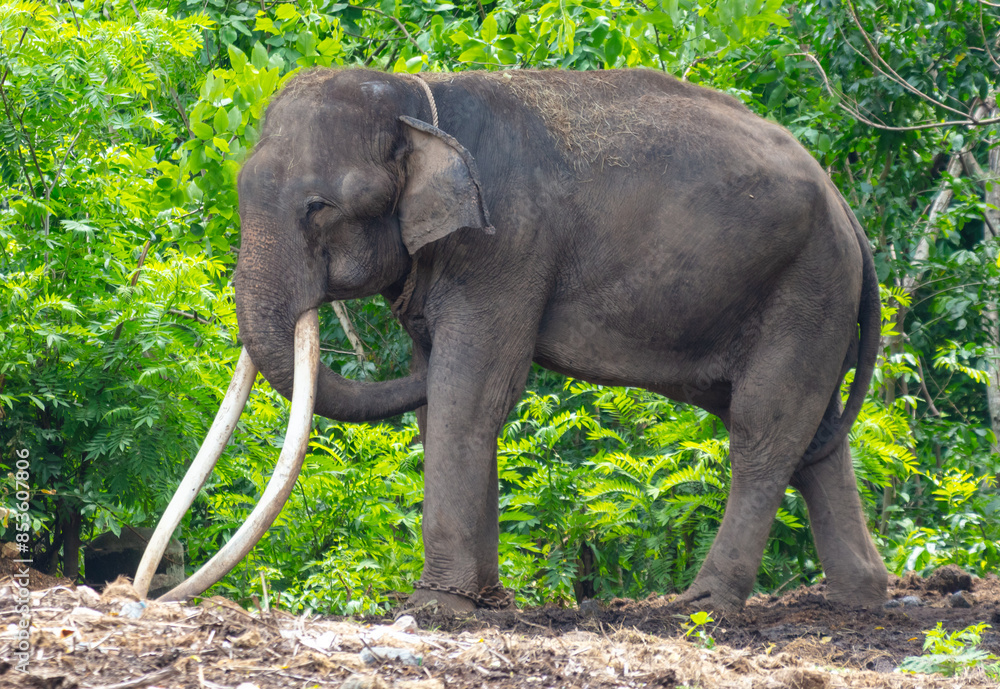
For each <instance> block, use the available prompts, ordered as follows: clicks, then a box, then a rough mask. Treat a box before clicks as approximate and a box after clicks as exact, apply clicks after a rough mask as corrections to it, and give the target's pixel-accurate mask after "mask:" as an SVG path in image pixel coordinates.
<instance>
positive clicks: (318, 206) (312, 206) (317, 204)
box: [306, 200, 326, 215]
mask: <svg viewBox="0 0 1000 689" xmlns="http://www.w3.org/2000/svg"><path fill="white" fill-rule="evenodd" d="M324 208H326V203H324V202H323V201H318V200H312V201H310V202H309V203H308V204H307V205H306V214H307V215H312V214H313V213H315V212H316V211H321V210H323V209H324Z"/></svg>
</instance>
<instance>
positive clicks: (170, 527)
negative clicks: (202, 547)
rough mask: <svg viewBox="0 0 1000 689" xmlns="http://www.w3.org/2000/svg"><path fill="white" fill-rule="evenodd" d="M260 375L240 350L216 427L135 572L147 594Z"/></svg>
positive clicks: (142, 592) (138, 586) (138, 589)
mask: <svg viewBox="0 0 1000 689" xmlns="http://www.w3.org/2000/svg"><path fill="white" fill-rule="evenodd" d="M256 377H257V367H256V366H254V363H253V362H252V361H251V360H250V355H249V354H248V353H247V350H246V348H245V347H244V348H243V351H242V352H240V360H239V361H238V362H237V363H236V370H235V371H233V379H232V380H231V381H230V383H229V389H228V390H226V396H225V398H224V399H223V400H222V404H221V405H220V406H219V412H218V413H217V414H216V415H215V421H213V422H212V427H211V428H210V429H208V435H206V436H205V441H204V442H203V443H202V444H201V449H199V450H198V454H197V455H196V456H195V458H194V461H193V462H191V466H190V467H188V470H187V473H186V474H184V480H183V481H181V485H180V486H178V487H177V492H176V493H174V497H173V498H171V500H170V504H169V505H167V509H166V510H165V511H164V512H163V516H162V517H160V523H159V524H157V525H156V531H154V532H153V537H152V538H150V539H149V543H148V544H147V545H146V551H145V552H144V553H143V554H142V560H141V561H140V562H139V569H138V571H136V573H135V584H133V585H134V586H135V590H136V592H137V593H138V594H139V595H140V596H143V597H145V596H146V594H147V593H148V592H149V584H150V582H151V581H152V580H153V574H155V573H156V568H157V567H158V566H159V565H160V559H161V558H162V557H163V553H164V551H165V550H166V549H167V544H168V543H169V542H170V538H171V536H173V533H174V529H176V528H177V525H178V524H180V523H181V519H183V518H184V515H185V514H186V513H187V511H188V509H189V508H190V507H191V503H193V502H194V499H195V496H197V495H198V491H200V490H201V487H202V486H203V485H205V481H207V480H208V477H209V476H211V474H212V469H214V468H215V463H216V462H218V461H219V457H221V456H222V451H223V450H224V449H225V448H226V443H228V442H229V438H231V437H232V435H233V430H234V429H235V428H236V422H237V421H239V418H240V414H242V413H243V407H245V406H246V404H247V398H248V397H249V396H250V389H251V388H252V387H253V381H254V378H256Z"/></svg>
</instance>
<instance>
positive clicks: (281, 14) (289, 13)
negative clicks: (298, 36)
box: [274, 3, 299, 22]
mask: <svg viewBox="0 0 1000 689" xmlns="http://www.w3.org/2000/svg"><path fill="white" fill-rule="evenodd" d="M274 16H276V17H277V18H278V19H279V20H281V21H283V22H284V21H288V20H289V19H292V18H294V17H298V16H299V13H298V12H297V11H296V10H295V5H293V4H291V3H282V4H281V5H278V9H277V10H275V12H274Z"/></svg>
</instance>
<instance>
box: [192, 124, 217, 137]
mask: <svg viewBox="0 0 1000 689" xmlns="http://www.w3.org/2000/svg"><path fill="white" fill-rule="evenodd" d="M191 131H192V132H193V133H194V135H195V136H197V137H198V138H199V139H201V140H202V141H206V140H208V139H211V138H212V136H213V134H214V133H215V132H214V130H213V129H212V128H211V127H210V126H209V125H207V124H205V123H204V122H192V123H191Z"/></svg>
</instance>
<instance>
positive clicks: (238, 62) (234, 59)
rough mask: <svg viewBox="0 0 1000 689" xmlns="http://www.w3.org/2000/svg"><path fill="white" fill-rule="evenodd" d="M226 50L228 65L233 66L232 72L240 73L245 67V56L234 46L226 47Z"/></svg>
mask: <svg viewBox="0 0 1000 689" xmlns="http://www.w3.org/2000/svg"><path fill="white" fill-rule="evenodd" d="M226 50H227V51H228V52H229V64H231V65H232V66H233V71H234V72H236V73H241V72H242V71H243V68H244V67H246V66H247V56H246V54H245V53H244V52H243V51H242V50H240V49H239V48H237V47H236V46H234V45H229V46H227V48H226Z"/></svg>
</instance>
